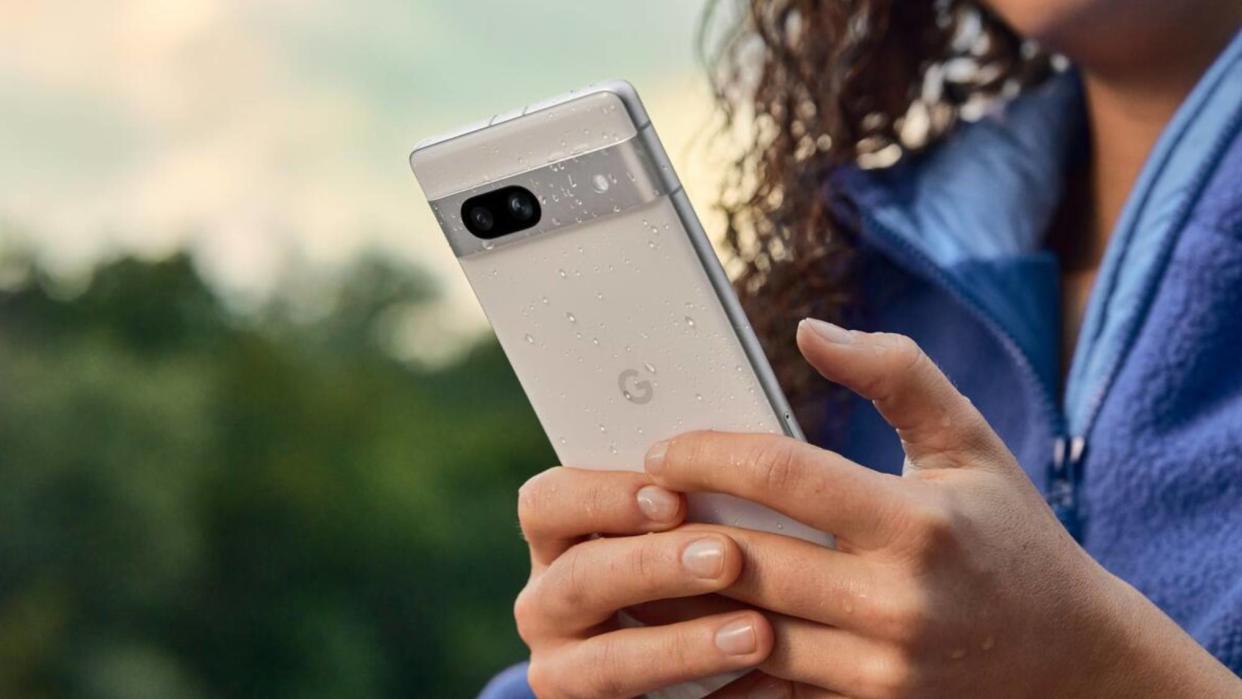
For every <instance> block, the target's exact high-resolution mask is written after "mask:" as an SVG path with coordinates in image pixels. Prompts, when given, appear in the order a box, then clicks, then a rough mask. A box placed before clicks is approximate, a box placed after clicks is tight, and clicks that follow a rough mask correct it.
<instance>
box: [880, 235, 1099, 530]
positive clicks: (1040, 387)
mask: <svg viewBox="0 0 1242 699" xmlns="http://www.w3.org/2000/svg"><path fill="white" fill-rule="evenodd" d="M861 215H862V219H863V222H864V224H865V228H866V229H868V230H872V231H875V232H877V233H879V234H881V236H882V237H883V238H884V239H885V240H886V241H887V242H888V243H889V244H890V245H895V246H896V247H898V248H900V251H899V252H900V253H902V254H904V255H905V256H906V257H907V258H908V259H909V260H910V261H911V262H914V263H916V264H917V265H918V266H919V267H921V268H922V270H923V272H924V273H925V274H926V278H927V279H928V281H932V282H935V283H936V284H938V285H939V286H940V287H941V288H943V289H944V290H945V291H947V292H949V295H950V296H952V297H953V298H954V299H956V300H957V302H958V303H959V304H961V305H962V306H963V307H964V308H966V309H967V310H968V311H970V313H971V314H972V315H973V316H975V318H976V319H977V320H978V321H979V322H980V323H982V324H983V326H984V327H985V328H987V329H988V331H989V332H991V333H992V335H993V336H994V337H996V339H997V340H998V341H1000V344H1001V346H1002V347H1003V348H1004V349H1005V352H1006V353H1007V354H1008V355H1009V357H1010V358H1011V359H1013V360H1014V362H1015V363H1017V365H1018V368H1019V373H1020V374H1021V375H1022V376H1023V377H1024V378H1025V380H1026V381H1027V382H1029V383H1030V385H1031V386H1033V387H1034V389H1035V394H1036V396H1037V397H1038V399H1039V404H1040V409H1041V410H1042V411H1043V413H1044V416H1045V418H1046V419H1047V420H1048V422H1049V424H1050V425H1051V426H1052V433H1053V440H1052V454H1051V458H1050V459H1049V461H1048V465H1047V474H1048V486H1047V489H1046V491H1045V493H1044V499H1045V500H1046V501H1047V503H1048V506H1049V507H1050V508H1052V511H1053V513H1054V514H1055V515H1056V516H1057V519H1058V520H1059V521H1060V522H1061V524H1062V526H1064V527H1065V529H1066V530H1067V531H1068V532H1069V533H1070V534H1071V535H1072V536H1073V537H1074V538H1075V539H1078V538H1079V536H1080V534H1081V530H1082V527H1081V518H1082V517H1081V515H1082V513H1081V511H1080V507H1079V497H1078V488H1079V485H1080V483H1081V478H1082V461H1083V457H1084V456H1085V455H1086V451H1087V439H1086V437H1085V436H1084V435H1069V434H1068V433H1067V432H1068V430H1067V428H1066V425H1065V417H1064V415H1063V414H1062V413H1061V410H1060V409H1059V408H1058V407H1057V404H1056V399H1055V397H1054V396H1053V392H1052V390H1051V389H1050V388H1049V387H1048V385H1047V384H1046V383H1045V382H1044V380H1043V379H1041V378H1040V376H1039V373H1038V372H1036V371H1035V367H1034V365H1033V364H1032V362H1031V359H1030V357H1029V356H1027V354H1026V352H1025V351H1024V350H1023V349H1022V347H1021V346H1020V345H1019V344H1018V341H1017V340H1015V339H1014V337H1013V335H1012V334H1011V333H1010V332H1009V331H1008V330H1007V329H1005V327H1004V326H1003V325H1002V324H1001V323H1000V322H999V321H998V320H996V319H995V318H994V317H992V314H991V313H990V312H989V311H988V310H987V309H985V308H983V307H982V306H980V305H979V304H978V303H976V302H975V301H974V299H972V298H970V296H969V294H967V293H966V292H965V290H963V289H962V287H961V285H959V284H958V283H957V281H956V280H955V279H953V278H952V277H950V276H949V275H948V274H946V273H945V272H944V270H942V269H941V268H940V267H939V266H938V265H937V264H936V263H935V261H934V260H932V259H931V257H929V256H928V255H927V253H925V252H923V251H922V250H920V249H919V248H917V247H915V246H914V245H913V244H911V243H910V242H909V241H907V240H906V239H905V238H903V237H901V236H900V235H898V234H897V233H895V232H893V230H892V229H890V228H889V227H888V226H886V225H885V224H883V223H881V222H880V221H879V220H878V219H876V218H875V216H874V215H872V214H870V213H867V212H862V214H861Z"/></svg>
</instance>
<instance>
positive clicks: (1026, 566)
mask: <svg viewBox="0 0 1242 699" xmlns="http://www.w3.org/2000/svg"><path fill="white" fill-rule="evenodd" d="M798 343H799V347H800V348H801V350H802V352H803V354H804V355H805V356H806V358H807V359H808V360H809V361H810V362H811V363H812V364H813V365H814V366H815V367H816V368H817V369H818V370H819V371H820V372H821V373H822V374H823V375H824V376H825V377H826V378H828V379H830V380H833V381H836V382H838V383H841V384H844V385H845V386H847V387H849V388H850V389H852V390H854V391H856V392H858V393H859V394H861V395H862V396H864V397H866V398H869V399H871V400H872V401H873V402H874V404H875V406H876V408H877V409H878V410H879V411H880V413H881V414H882V415H883V417H884V418H885V419H886V420H887V421H888V422H889V424H891V425H892V426H893V427H894V428H895V429H896V431H897V434H898V435H899V436H900V438H901V440H902V444H903V446H904V449H905V453H906V460H905V464H904V468H903V471H904V477H897V476H891V475H885V474H881V473H878V472H876V471H871V470H868V469H866V468H863V467H861V466H859V465H857V464H854V463H852V462H850V461H848V460H846V459H845V458H843V457H841V456H839V455H837V454H834V453H832V452H829V451H824V450H822V449H818V448H815V447H813V446H810V445H808V444H804V443H802V442H798V441H796V440H793V439H788V438H784V437H775V436H770V435H736V434H724V433H710V432H708V433H692V434H688V435H683V436H681V437H678V438H675V439H673V440H670V441H668V442H665V443H662V444H658V445H655V446H654V447H652V449H651V451H650V453H649V454H648V457H647V462H646V470H647V473H648V474H650V475H651V476H652V478H653V479H654V480H655V482H656V483H658V484H660V485H663V486H665V487H667V488H669V489H670V490H676V491H682V492H689V491H713V492H723V493H730V494H733V495H736V496H739V497H742V498H746V499H749V500H753V501H756V502H760V503H763V504H765V505H767V506H769V507H772V508H774V509H776V510H779V511H781V512H783V513H785V514H787V515H789V516H791V517H793V518H795V519H798V520H800V521H802V522H804V523H806V524H809V525H811V526H813V527H816V528H818V529H821V530H823V531H828V532H832V533H834V534H835V535H836V536H837V541H838V548H837V549H836V550H831V549H826V548H822V547H819V546H815V545H813V544H809V543H806V542H804V541H800V540H796V539H792V538H789V537H783V536H777V535H772V534H765V533H761V532H751V531H743V530H737V529H730V528H725V527H720V528H713V529H712V530H713V531H719V532H721V533H727V534H728V536H730V537H731V538H732V539H733V540H734V541H736V542H737V544H739V545H740V546H741V549H742V552H743V554H744V558H745V565H744V567H743V569H742V572H741V574H740V575H739V576H738V578H737V580H736V581H735V582H734V583H733V584H732V585H731V586H730V587H729V588H728V589H727V590H725V591H724V594H725V595H727V596H728V597H731V598H733V599H735V600H737V601H739V602H741V603H744V604H746V605H754V606H756V607H761V608H764V609H766V610H771V611H772V612H774V613H773V614H769V615H768V618H769V621H770V622H771V623H772V626H773V629H774V631H775V635H776V641H775V647H774V649H773V651H772V653H771V655H770V656H768V657H767V659H766V660H765V661H764V662H763V664H762V665H761V666H760V667H761V669H762V673H764V674H760V673H754V674H752V676H748V677H746V678H743V679H742V680H739V681H738V682H737V683H735V684H734V685H733V686H731V687H728V688H726V689H724V690H722V691H721V692H719V693H718V695H717V696H719V697H733V696H738V697H740V696H765V697H780V696H795V695H796V696H798V697H838V696H849V697H855V698H858V699H872V698H874V699H886V698H890V697H892V698H896V697H918V698H920V699H929V698H933V699H934V698H936V697H1005V698H1020V697H1105V696H1224V692H1223V691H1222V690H1224V691H1229V690H1228V689H1227V688H1229V687H1232V688H1233V691H1237V688H1238V685H1237V684H1236V683H1235V681H1234V679H1233V677H1232V676H1231V675H1230V674H1229V672H1228V670H1226V669H1225V668H1224V667H1223V666H1221V665H1219V664H1218V663H1215V662H1214V660H1213V659H1212V658H1211V656H1209V655H1208V654H1207V653H1206V652H1204V651H1202V650H1201V649H1199V648H1198V647H1197V646H1196V645H1195V644H1194V642H1193V640H1191V639H1190V638H1189V637H1188V636H1186V635H1185V634H1184V633H1182V632H1181V631H1180V629H1177V627H1176V626H1175V625H1174V624H1173V623H1172V622H1171V621H1170V620H1168V619H1167V617H1164V615H1163V614H1161V613H1160V612H1159V610H1157V609H1156V608H1155V607H1154V606H1153V605H1151V604H1150V603H1149V602H1147V601H1146V600H1145V599H1143V598H1142V596H1141V595H1139V594H1138V593H1137V592H1135V591H1134V590H1133V589H1132V588H1130V587H1129V586H1128V585H1125V584H1124V583H1122V582H1121V581H1120V580H1118V579H1117V578H1114V577H1113V576H1111V575H1110V574H1108V573H1107V572H1106V571H1104V570H1103V568H1101V567H1100V566H1099V565H1098V564H1096V563H1095V562H1094V561H1093V560H1092V559H1091V558H1090V557H1089V556H1088V555H1087V554H1086V553H1085V552H1084V551H1083V550H1082V549H1081V548H1080V547H1079V546H1078V545H1077V544H1076V543H1075V542H1074V541H1073V539H1072V538H1070V537H1069V536H1068V534H1067V533H1066V532H1065V530H1064V529H1063V528H1062V527H1061V526H1060V524H1059V523H1058V522H1057V520H1056V519H1055V517H1054V516H1053V515H1052V512H1051V511H1050V510H1049V508H1048V507H1047V506H1046V505H1045V503H1044V501H1043V498H1041V497H1040V495H1039V493H1038V492H1037V491H1036V490H1035V488H1034V487H1033V485H1032V484H1031V483H1030V481H1029V480H1028V479H1027V477H1026V475H1025V474H1024V473H1023V472H1022V470H1021V468H1020V467H1019V466H1018V464H1017V462H1016V461H1015V459H1014V457H1013V456H1012V455H1011V454H1010V453H1009V451H1008V450H1007V449H1006V448H1005V446H1004V445H1003V444H1002V443H1001V441H1000V439H999V438H998V437H997V436H996V434H995V433H994V432H993V431H992V430H991V428H990V427H989V426H988V425H987V423H986V421H985V420H984V418H983V417H982V416H981V415H980V414H979V412H978V411H977V410H976V409H975V408H974V406H973V405H971V403H970V402H969V401H968V400H966V399H965V398H964V397H963V396H961V395H960V394H959V393H958V392H957V391H956V390H955V389H954V388H953V386H952V384H950V383H949V381H948V380H947V379H946V378H945V376H944V375H943V374H942V373H941V372H940V371H939V370H938V369H937V368H936V366H935V365H934V364H933V363H932V362H931V361H930V360H929V359H928V358H927V357H926V356H925V355H924V354H923V353H922V352H921V351H920V350H919V348H918V347H917V346H916V345H915V344H914V343H913V342H912V341H911V340H909V339H908V338H905V337H900V336H896V335H884V334H866V333H860V332H851V331H846V330H843V329H841V328H838V327H836V326H831V325H828V324H826V323H820V322H818V321H808V322H804V323H803V324H802V326H801V327H800V328H799V332H798ZM1171 661H1172V662H1173V663H1174V664H1175V665H1176V666H1177V667H1179V668H1180V669H1181V670H1182V672H1181V676H1176V675H1175V676H1172V677H1170V676H1165V675H1157V674H1154V673H1153V672H1152V668H1153V667H1167V666H1168V665H1169V664H1170V662H1171ZM778 679H779V680H781V681H778ZM765 683H766V684H765ZM1196 683H1198V684H1197V685H1196V686H1194V687H1192V686H1191V685H1195V684H1196ZM761 685H762V688H763V689H764V690H765V691H766V692H767V693H765V694H752V692H756V691H757V690H758V689H759V688H760V686H761Z"/></svg>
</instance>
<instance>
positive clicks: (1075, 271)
mask: <svg viewBox="0 0 1242 699" xmlns="http://www.w3.org/2000/svg"><path fill="white" fill-rule="evenodd" d="M988 5H989V6H990V7H991V8H992V9H993V10H994V11H995V12H996V13H997V14H998V15H999V16H1000V17H1001V18H1002V19H1004V20H1005V21H1006V23H1008V24H1009V26H1011V27H1013V28H1014V29H1015V30H1016V31H1017V32H1018V33H1019V34H1021V35H1022V36H1025V37H1029V38H1032V39H1034V40H1036V41H1038V42H1039V43H1040V44H1041V45H1042V46H1045V47H1047V48H1048V49H1049V50H1052V51H1055V52H1058V53H1062V54H1065V55H1067V56H1070V57H1071V58H1073V60H1074V64H1075V66H1077V68H1078V70H1079V74H1080V75H1081V76H1082V80H1083V87H1084V91H1085V94H1086V103H1087V128H1088V131H1089V134H1090V141H1091V143H1090V148H1091V152H1090V158H1088V159H1087V160H1086V163H1085V165H1084V167H1083V169H1082V171H1080V172H1076V173H1071V176H1070V184H1071V186H1070V191H1069V192H1068V193H1067V196H1066V200H1065V204H1064V206H1063V210H1062V212H1061V215H1060V216H1059V217H1058V219H1057V222H1056V224H1055V225H1054V228H1053V230H1052V231H1050V236H1049V237H1050V243H1051V246H1052V248H1053V249H1054V251H1055V252H1056V253H1057V256H1058V257H1059V258H1060V260H1061V266H1062V271H1063V274H1062V277H1061V292H1062V295H1061V298H1062V309H1061V310H1062V313H1061V356H1062V366H1063V369H1065V370H1068V366H1069V361H1070V359H1071V358H1072V354H1073V351H1074V347H1075V346H1076V344H1077V340H1078V329H1079V328H1080V327H1081V325H1082V320H1083V316H1084V315H1085V313H1086V307H1087V297H1088V295H1089V294H1090V292H1091V287H1092V285H1093V284H1094V282H1095V276H1096V272H1097V271H1098V270H1099V267H1100V262H1101V260H1102V259H1103V257H1104V250H1105V249H1106V247H1107V245H1108V239H1109V236H1110V235H1111V234H1112V231H1113V226H1114V225H1115V224H1116V222H1117V218H1118V216H1119V215H1120V214H1121V209H1122V207H1123V206H1124V205H1125V202H1126V198H1127V197H1128V196H1129V194H1130V190H1131V189H1132V188H1133V186H1134V182H1135V180H1137V179H1138V175H1139V171H1140V170H1141V169H1142V167H1143V163H1144V162H1145V161H1146V159H1147V155H1148V153H1150V152H1151V149H1152V147H1153V146H1154V145H1155V143H1156V139H1157V138H1159V136H1160V131H1161V130H1162V129H1163V128H1164V125H1165V124H1167V123H1168V122H1169V120H1170V119H1171V118H1172V117H1173V113H1174V112H1175V111H1177V107H1178V106H1179V105H1180V104H1181V103H1182V100H1184V99H1185V98H1186V95H1187V94H1189V93H1190V90H1191V89H1192V88H1193V87H1194V85H1195V82H1196V81H1198V79H1199V76H1201V75H1202V74H1203V72H1204V71H1205V70H1206V69H1207V67H1208V66H1209V65H1211V63H1212V59H1214V58H1215V57H1216V56H1217V54H1219V53H1220V51H1221V49H1223V48H1224V46H1225V45H1226V44H1227V43H1228V42H1229V39H1230V37H1232V36H1233V34H1234V32H1236V31H1237V30H1238V27H1239V25H1242V3H1239V2H1237V1H1236V0H1182V1H1179V2H1169V1H1168V0H1043V1H1039V2H1036V1H1033V0H991V2H989V3H988Z"/></svg>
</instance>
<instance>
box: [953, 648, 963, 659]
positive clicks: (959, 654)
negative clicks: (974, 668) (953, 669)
mask: <svg viewBox="0 0 1242 699" xmlns="http://www.w3.org/2000/svg"><path fill="white" fill-rule="evenodd" d="M965 657H966V649H965V648H954V649H953V652H951V653H949V659H950V660H961V659H962V658H965Z"/></svg>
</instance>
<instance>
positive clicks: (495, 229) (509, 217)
mask: <svg viewBox="0 0 1242 699" xmlns="http://www.w3.org/2000/svg"><path fill="white" fill-rule="evenodd" d="M541 213H542V211H541V210H540V208H539V200H538V199H536V198H535V195H533V194H531V193H530V191H529V190H527V189H525V188H523V187H504V188H502V189H497V190H496V191H494V192H487V193H485V194H480V195H479V196H477V197H471V198H469V199H467V200H466V201H465V203H464V204H462V205H461V220H462V221H463V222H465V224H466V229H467V230H469V231H470V232H471V233H473V234H474V235H476V236H478V237H480V238H485V239H491V238H499V237H500V236H502V235H508V234H509V233H514V232H517V231H521V230H525V229H527V228H530V227H531V226H534V225H535V224H537V223H539V217H540V215H541Z"/></svg>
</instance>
